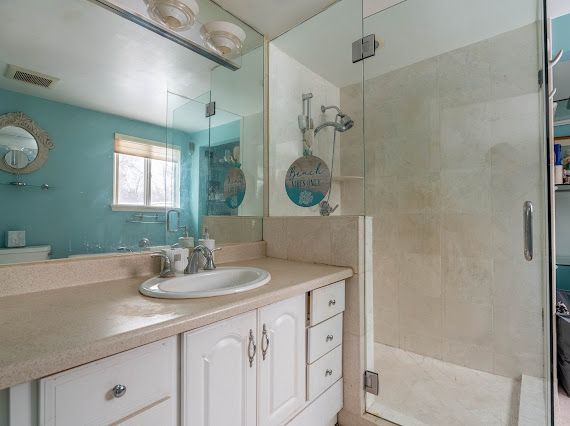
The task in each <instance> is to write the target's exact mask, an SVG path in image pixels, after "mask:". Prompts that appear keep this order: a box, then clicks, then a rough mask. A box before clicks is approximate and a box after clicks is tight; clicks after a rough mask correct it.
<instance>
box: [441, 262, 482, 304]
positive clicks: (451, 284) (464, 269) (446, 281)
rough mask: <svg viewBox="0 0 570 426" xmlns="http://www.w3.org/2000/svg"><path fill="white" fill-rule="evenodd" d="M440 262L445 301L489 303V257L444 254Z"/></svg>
mask: <svg viewBox="0 0 570 426" xmlns="http://www.w3.org/2000/svg"><path fill="white" fill-rule="evenodd" d="M442 263H443V285H444V288H445V297H446V303H456V304H462V303H489V301H490V300H491V297H492V285H493V259H492V258H491V257H462V256H446V257H444V258H443V262H442Z"/></svg>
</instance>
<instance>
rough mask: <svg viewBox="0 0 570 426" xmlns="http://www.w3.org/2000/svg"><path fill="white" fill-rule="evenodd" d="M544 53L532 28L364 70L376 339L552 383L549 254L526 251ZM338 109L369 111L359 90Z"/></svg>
mask: <svg viewBox="0 0 570 426" xmlns="http://www.w3.org/2000/svg"><path fill="white" fill-rule="evenodd" d="M537 51H538V47H537V28H536V26H535V25H529V26H526V27H523V28H520V29H517V30H515V31H511V32H507V33H504V34H501V35H499V36H496V37H494V38H492V39H488V40H484V41H481V42H478V43H475V44H472V45H469V46H466V47H464V48H461V49H458V50H455V51H452V52H448V53H445V54H443V55H440V56H437V57H434V58H431V59H428V60H424V61H422V62H418V63H416V64H413V65H410V66H408V67H405V68H403V69H399V70H396V71H393V72H390V73H387V74H384V75H381V76H376V77H372V76H366V80H365V85H364V89H365V92H364V93H365V111H366V115H365V126H366V128H365V130H366V136H365V152H364V159H365V167H366V185H365V191H364V192H365V200H366V214H367V215H369V216H373V217H374V221H373V223H374V229H373V233H374V239H373V246H372V247H371V248H372V249H373V250H374V253H373V256H374V261H373V263H374V274H373V276H374V288H373V290H374V304H373V305H374V321H375V324H374V335H375V339H376V341H378V342H381V343H384V344H387V345H391V346H396V347H400V348H402V349H405V350H409V351H412V352H415V353H419V354H422V355H427V356H430V357H434V358H437V359H442V360H445V361H449V362H452V363H456V364H460V365H465V366H468V367H470V368H475V369H480V370H484V371H488V372H492V373H495V374H500V375H505V376H512V377H519V376H520V374H521V373H524V374H530V375H534V376H542V374H543V365H542V353H543V329H542V312H541V309H542V306H543V300H544V299H543V288H542V286H541V283H542V282H543V278H542V277H543V275H542V274H543V271H542V269H541V256H542V255H543V254H544V249H543V247H540V246H539V247H537V248H536V251H537V252H538V253H537V258H538V259H537V260H535V261H533V262H526V261H525V260H524V258H523V254H522V249H523V240H522V205H523V202H524V201H525V200H532V201H533V202H534V203H535V206H536V207H537V211H536V213H535V242H539V241H542V237H541V236H542V235H544V229H537V227H536V226H537V225H538V224H541V223H543V219H542V218H543V216H544V214H545V212H544V211H542V205H543V199H542V198H541V193H542V192H541V185H542V176H541V166H540V164H541V163H540V162H541V151H540V146H541V135H540V127H539V125H540V122H539V111H540V109H539V105H540V104H539V93H538V84H537V72H538V58H537V53H536V52H537ZM341 107H342V108H343V110H345V111H346V112H347V113H348V114H350V115H351V116H353V117H360V116H361V110H362V91H361V87H360V85H353V86H348V87H345V88H342V89H341ZM355 127H356V126H355ZM344 142H346V140H343V145H342V152H341V162H342V165H341V168H342V170H343V174H344V173H345V170H346V171H349V172H348V173H350V174H357V173H359V171H360V172H361V171H362V164H363V157H362V155H363V152H362V144H361V143H360V144H359V143H358V141H354V142H353V143H344ZM351 195H356V197H357V199H356V200H353V201H352V202H351V204H353V205H359V204H360V205H362V203H363V200H362V199H361V197H360V198H358V197H359V194H358V192H354V193H346V194H345V193H343V197H345V196H351ZM343 204H345V199H344V198H343Z"/></svg>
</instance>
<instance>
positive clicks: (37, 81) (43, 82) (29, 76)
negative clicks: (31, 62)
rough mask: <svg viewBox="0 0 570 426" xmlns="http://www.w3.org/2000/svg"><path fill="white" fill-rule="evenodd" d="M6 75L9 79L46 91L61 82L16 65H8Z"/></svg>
mask: <svg viewBox="0 0 570 426" xmlns="http://www.w3.org/2000/svg"><path fill="white" fill-rule="evenodd" d="M4 75H5V76H6V77H7V78H9V79H12V80H18V81H21V82H23V83H26V84H32V85H34V86H40V87H45V88H46V89H50V88H52V87H53V86H54V85H55V84H56V83H57V82H58V81H59V78H55V77H52V76H49V75H46V74H42V73H39V72H36V71H32V70H28V69H26V68H22V67H18V66H16V65H8V68H7V69H6V73H5V74H4Z"/></svg>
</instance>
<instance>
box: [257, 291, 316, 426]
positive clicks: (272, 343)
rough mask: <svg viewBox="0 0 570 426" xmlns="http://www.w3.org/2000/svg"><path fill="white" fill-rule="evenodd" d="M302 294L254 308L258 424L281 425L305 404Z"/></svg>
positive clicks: (303, 304) (304, 319) (304, 317)
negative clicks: (257, 336)
mask: <svg viewBox="0 0 570 426" xmlns="http://www.w3.org/2000/svg"><path fill="white" fill-rule="evenodd" d="M305 310H306V308H305V295H304V294H303V295H301V296H297V297H294V298H292V299H287V300H284V301H283V302H279V303H275V304H273V305H269V306H266V307H264V308H261V309H259V310H258V328H257V330H258V335H259V354H258V357H257V364H258V366H259V367H258V375H259V378H258V396H257V410H258V425H259V426H270V425H282V424H284V423H285V421H287V420H288V419H290V418H291V416H293V415H294V414H295V413H296V412H297V411H299V410H300V409H301V408H302V407H303V406H304V405H305V389H306V385H305V384H306V368H305V357H306V352H305V323H306V314H305Z"/></svg>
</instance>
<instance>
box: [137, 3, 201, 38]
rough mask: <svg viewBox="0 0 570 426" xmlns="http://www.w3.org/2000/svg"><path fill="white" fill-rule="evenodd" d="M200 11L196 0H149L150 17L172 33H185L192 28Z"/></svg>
mask: <svg viewBox="0 0 570 426" xmlns="http://www.w3.org/2000/svg"><path fill="white" fill-rule="evenodd" d="M199 11H200V8H199V7H198V3H196V2H195V1H194V0H148V14H149V16H150V17H151V18H152V19H154V20H155V21H157V22H160V23H161V24H162V25H165V26H167V27H168V28H170V29H171V30H172V31H185V30H187V29H189V28H190V27H192V25H194V22H196V16H197V15H198V13H199Z"/></svg>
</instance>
